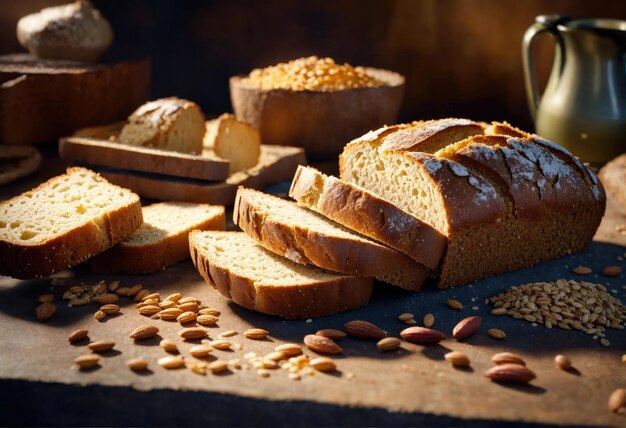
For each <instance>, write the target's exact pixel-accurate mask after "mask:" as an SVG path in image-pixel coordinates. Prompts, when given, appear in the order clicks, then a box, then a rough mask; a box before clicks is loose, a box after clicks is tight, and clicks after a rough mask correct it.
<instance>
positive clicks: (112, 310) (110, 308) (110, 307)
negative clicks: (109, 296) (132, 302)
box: [100, 303, 120, 315]
mask: <svg viewBox="0 0 626 428" xmlns="http://www.w3.org/2000/svg"><path fill="white" fill-rule="evenodd" d="M100 310H101V311H102V312H104V313H105V314H107V315H114V314H118V313H119V312H120V307H119V306H117V305H116V304H114V303H109V304H106V305H102V306H100Z"/></svg>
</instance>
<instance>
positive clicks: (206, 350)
mask: <svg viewBox="0 0 626 428" xmlns="http://www.w3.org/2000/svg"><path fill="white" fill-rule="evenodd" d="M212 351H213V348H211V346H209V345H204V344H202V345H196V346H193V347H192V348H191V349H190V350H189V354H191V355H192V356H193V357H196V358H206V357H208V356H209V354H210V353H211V352H212Z"/></svg>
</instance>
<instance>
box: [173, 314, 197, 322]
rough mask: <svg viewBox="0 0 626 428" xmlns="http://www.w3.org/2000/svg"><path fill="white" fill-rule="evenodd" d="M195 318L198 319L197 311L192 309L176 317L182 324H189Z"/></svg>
mask: <svg viewBox="0 0 626 428" xmlns="http://www.w3.org/2000/svg"><path fill="white" fill-rule="evenodd" d="M195 320H196V313H195V312H191V311H188V312H183V313H182V314H180V315H179V316H177V317H176V321H178V322H179V323H181V324H187V323H190V322H193V321H195Z"/></svg>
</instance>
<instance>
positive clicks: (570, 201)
mask: <svg viewBox="0 0 626 428" xmlns="http://www.w3.org/2000/svg"><path fill="white" fill-rule="evenodd" d="M340 175H341V178H342V179H344V180H346V181H349V182H351V183H355V184H358V185H360V186H362V187H364V188H366V189H369V190H370V191H372V192H373V193H375V194H377V195H379V196H380V197H382V198H385V199H387V200H389V201H391V202H393V203H394V204H395V205H397V206H398V207H400V208H402V209H403V210H405V211H407V212H409V213H411V214H413V215H415V216H416V217H418V218H420V219H421V220H422V221H424V222H426V223H428V224H431V225H432V226H434V227H435V228H436V229H437V230H438V231H439V232H441V233H442V234H443V235H444V236H445V237H446V238H447V241H448V245H447V249H446V252H445V254H444V256H443V258H442V260H441V262H440V265H439V268H438V276H439V285H440V286H441V287H452V286H456V285H459V284H463V283H466V282H470V281H474V280H477V279H480V278H484V277H487V276H490V275H495V274H498V273H502V272H507V271H511V270H515V269H519V268H522V267H526V266H530V265H532V264H536V263H539V262H542V261H545V260H549V259H552V258H556V257H560V256H564V255H567V254H571V253H573V252H577V251H581V250H582V249H583V248H585V247H586V246H587V245H588V244H589V242H591V239H592V237H593V235H594V233H595V231H596V229H597V227H598V225H599V223H600V220H601V218H602V215H603V213H604V208H605V195H604V190H603V188H602V185H601V184H600V183H599V181H598V179H597V177H596V176H595V174H594V173H593V172H592V171H591V170H589V169H588V168H586V167H585V166H584V165H583V164H582V163H581V162H580V161H579V160H578V159H576V158H575V157H574V156H573V155H572V154H571V153H569V152H567V151H566V150H565V149H563V148H562V147H560V146H557V145H555V144H553V143H551V142H549V141H546V140H544V139H541V138H540V137H538V136H536V135H532V134H528V133H526V132H524V131H521V130H519V129H516V128H513V127H512V126H510V125H508V124H506V123H498V122H494V123H492V124H485V123H476V122H472V121H469V120H466V119H444V120H435V121H429V122H424V123H415V124H410V125H400V126H392V127H386V128H382V129H379V130H377V131H373V132H370V133H368V134H366V135H364V136H363V137H361V138H358V139H356V140H354V141H353V142H351V143H350V144H348V145H347V146H346V147H345V149H344V151H343V153H342V155H341V157H340Z"/></svg>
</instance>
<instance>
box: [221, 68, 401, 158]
mask: <svg viewBox="0 0 626 428" xmlns="http://www.w3.org/2000/svg"><path fill="white" fill-rule="evenodd" d="M403 95H404V77H403V76H402V75H400V74H398V73H395V72H393V71H388V70H382V69H376V68H366V67H352V66H350V65H348V64H343V65H341V64H337V63H335V61H334V60H332V59H331V58H318V57H314V56H313V57H308V58H299V59H296V60H293V61H290V62H287V63H281V64H277V65H275V66H271V67H266V68H263V69H255V70H253V71H252V72H251V73H250V74H248V75H247V76H234V77H231V79H230V97H231V102H232V105H233V109H234V111H235V115H236V116H237V119H238V120H241V121H244V122H247V123H250V124H252V125H254V126H256V127H257V128H258V129H259V130H260V132H261V137H262V140H263V143H264V144H277V145H286V146H299V147H304V149H305V150H306V151H307V153H308V154H333V153H339V152H341V150H342V149H343V146H344V145H345V144H346V143H348V142H349V141H351V140H352V139H354V138H356V137H358V136H360V135H363V134H365V133H366V132H368V131H369V130H371V129H377V128H379V127H381V126H383V125H386V124H392V123H396V121H397V117H398V112H399V110H400V105H401V103H402V97H403Z"/></svg>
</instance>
